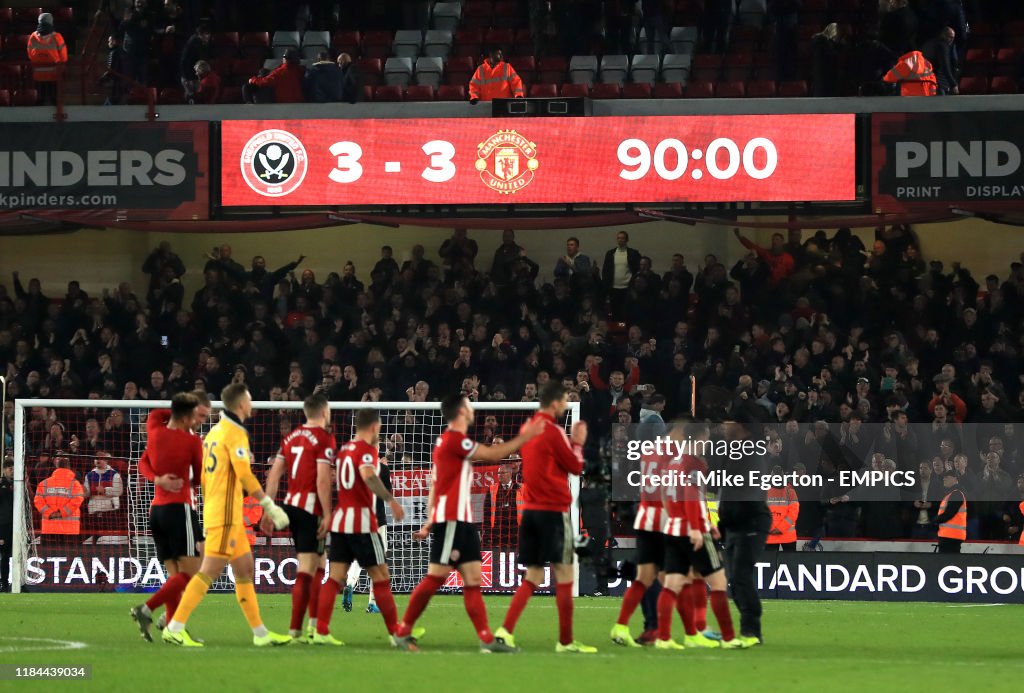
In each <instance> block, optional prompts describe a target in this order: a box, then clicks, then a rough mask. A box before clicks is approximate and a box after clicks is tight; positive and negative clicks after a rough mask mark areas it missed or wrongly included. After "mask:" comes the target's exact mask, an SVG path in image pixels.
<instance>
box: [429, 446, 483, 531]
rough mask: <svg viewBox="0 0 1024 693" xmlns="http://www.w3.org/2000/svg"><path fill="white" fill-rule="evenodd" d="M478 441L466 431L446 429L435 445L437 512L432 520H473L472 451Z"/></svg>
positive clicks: (433, 483)
mask: <svg viewBox="0 0 1024 693" xmlns="http://www.w3.org/2000/svg"><path fill="white" fill-rule="evenodd" d="M476 447H477V445H476V443H475V442H474V441H473V440H472V439H471V438H470V437H469V436H467V435H466V434H465V433H460V432H458V431H453V430H451V429H448V430H446V431H445V432H444V433H442V434H441V435H440V436H438V438H437V443H436V444H435V446H434V469H433V472H432V485H433V488H434V513H433V514H432V515H431V516H430V521H431V522H432V523H439V522H450V521H452V520H455V521H458V522H472V521H473V506H472V498H473V496H472V492H473V464H472V460H473V453H475V452H476Z"/></svg>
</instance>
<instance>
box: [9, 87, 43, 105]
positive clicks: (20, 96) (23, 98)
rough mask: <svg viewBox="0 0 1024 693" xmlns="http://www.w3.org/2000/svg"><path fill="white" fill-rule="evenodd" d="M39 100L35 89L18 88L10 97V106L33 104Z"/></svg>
mask: <svg viewBox="0 0 1024 693" xmlns="http://www.w3.org/2000/svg"><path fill="white" fill-rule="evenodd" d="M37 101H39V94H38V93H37V92H36V90H35V89H19V90H17V91H16V92H14V95H13V97H12V98H11V105H12V106H35V105H36V102H37Z"/></svg>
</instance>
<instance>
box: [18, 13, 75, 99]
mask: <svg viewBox="0 0 1024 693" xmlns="http://www.w3.org/2000/svg"><path fill="white" fill-rule="evenodd" d="M27 48H28V59H29V62H31V63H32V78H33V79H34V80H35V81H36V88H37V89H38V90H39V102H40V103H43V104H46V103H49V104H53V105H56V103H57V80H58V79H60V72H61V70H63V69H64V66H65V65H67V63H68V47H67V45H66V44H65V43H64V37H63V36H61V35H60V33H59V32H57V31H54V30H53V15H52V14H50V13H49V12H43V13H42V14H40V15H39V26H38V27H37V28H36V30H35V32H33V33H32V35H31V36H29V37H28V46H27Z"/></svg>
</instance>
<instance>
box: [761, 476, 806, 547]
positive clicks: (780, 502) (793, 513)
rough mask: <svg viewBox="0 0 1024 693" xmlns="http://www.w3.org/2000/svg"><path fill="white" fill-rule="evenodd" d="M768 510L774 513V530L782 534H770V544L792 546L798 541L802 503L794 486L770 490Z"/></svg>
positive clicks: (768, 540) (768, 541)
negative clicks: (797, 531) (798, 525)
mask: <svg viewBox="0 0 1024 693" xmlns="http://www.w3.org/2000/svg"><path fill="white" fill-rule="evenodd" d="M768 509H769V510H770V511H771V513H772V529H774V530H778V531H779V532H781V533H780V534H769V535H768V539H767V541H766V543H768V544H791V543H793V542H794V541H796V518H797V517H798V516H799V515H800V501H799V499H797V495H796V491H794V490H793V487H792V486H786V487H785V488H771V489H769V490H768Z"/></svg>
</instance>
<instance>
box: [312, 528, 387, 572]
mask: <svg viewBox="0 0 1024 693" xmlns="http://www.w3.org/2000/svg"><path fill="white" fill-rule="evenodd" d="M327 560H329V561H330V562H331V563H347V564H349V565H351V564H352V563H354V562H356V561H359V565H360V566H362V567H363V568H372V567H374V566H376V565H386V563H387V561H386V560H385V558H384V540H383V539H381V538H380V535H379V534H377V533H376V532H370V533H368V534H340V533H338V532H331V546H330V548H329V549H328V550H327Z"/></svg>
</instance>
